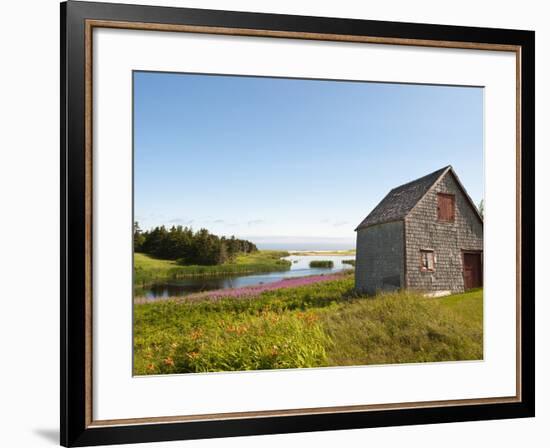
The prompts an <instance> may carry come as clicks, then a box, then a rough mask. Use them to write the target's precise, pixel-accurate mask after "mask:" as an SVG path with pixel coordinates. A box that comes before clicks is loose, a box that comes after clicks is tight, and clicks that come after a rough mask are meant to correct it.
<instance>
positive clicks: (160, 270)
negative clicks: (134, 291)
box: [134, 250, 291, 286]
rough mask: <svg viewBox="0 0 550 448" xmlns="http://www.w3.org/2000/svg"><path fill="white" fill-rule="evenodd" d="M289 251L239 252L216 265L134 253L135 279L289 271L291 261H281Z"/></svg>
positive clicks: (139, 282) (145, 281)
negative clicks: (232, 257) (193, 263)
mask: <svg viewBox="0 0 550 448" xmlns="http://www.w3.org/2000/svg"><path fill="white" fill-rule="evenodd" d="M287 255H288V252H284V251H275V250H262V251H258V252H254V253H251V254H240V255H237V257H236V258H235V260H234V261H232V262H229V263H224V264H221V265H214V266H181V265H179V264H178V263H177V262H176V261H172V260H159V259H156V258H152V257H150V256H149V255H145V254H140V253H136V254H134V282H135V284H136V285H138V286H139V285H146V284H149V283H153V282H156V281H162V280H168V279H178V278H184V277H195V276H201V275H227V274H249V273H254V272H272V271H286V270H288V269H290V266H291V263H290V261H287V260H281V257H285V256H287Z"/></svg>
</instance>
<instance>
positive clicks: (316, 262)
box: [309, 260, 334, 268]
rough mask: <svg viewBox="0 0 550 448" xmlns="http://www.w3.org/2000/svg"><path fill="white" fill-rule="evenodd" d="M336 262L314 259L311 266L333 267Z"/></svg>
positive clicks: (310, 263)
mask: <svg viewBox="0 0 550 448" xmlns="http://www.w3.org/2000/svg"><path fill="white" fill-rule="evenodd" d="M333 266H334V262H333V261H332V260H312V261H310V262H309V267H310V268H332V267H333Z"/></svg>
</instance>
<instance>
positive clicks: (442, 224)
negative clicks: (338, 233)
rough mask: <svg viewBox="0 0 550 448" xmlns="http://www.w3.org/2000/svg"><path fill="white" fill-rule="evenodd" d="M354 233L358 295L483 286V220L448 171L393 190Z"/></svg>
mask: <svg viewBox="0 0 550 448" xmlns="http://www.w3.org/2000/svg"><path fill="white" fill-rule="evenodd" d="M355 230H356V232H357V252H356V266H355V287H356V289H357V290H359V291H361V292H366V293H368V294H373V293H375V292H377V291H379V290H387V289H390V290H391V289H400V288H411V289H416V290H421V291H426V292H430V293H433V294H434V295H444V294H447V293H451V292H453V293H454V292H462V291H464V290H466V289H470V288H475V287H479V286H482V285H483V219H482V217H481V215H480V214H479V211H478V209H477V207H476V206H475V204H474V203H473V202H472V200H471V199H470V197H469V196H468V193H467V192H466V190H465V189H464V187H463V185H462V184H461V182H460V180H459V178H458V176H457V175H456V173H455V172H454V170H453V168H452V167H451V166H447V167H445V168H442V169H440V170H438V171H435V172H433V173H431V174H428V175H427V176H424V177H421V178H420V179H416V180H413V181H412V182H409V183H406V184H404V185H401V186H399V187H396V188H394V189H393V190H391V191H390V192H389V193H388V194H387V195H386V197H385V198H384V199H382V201H381V202H380V203H379V204H378V205H377V206H376V207H375V208H374V209H373V210H372V211H371V212H370V214H369V215H368V216H367V217H366V218H365V219H364V220H363V221H362V222H361V224H359V226H357V228H356V229H355Z"/></svg>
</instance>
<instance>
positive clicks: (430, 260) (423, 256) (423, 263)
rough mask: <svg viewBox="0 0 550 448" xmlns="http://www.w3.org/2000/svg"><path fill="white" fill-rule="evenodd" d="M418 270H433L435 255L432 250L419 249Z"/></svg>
mask: <svg viewBox="0 0 550 448" xmlns="http://www.w3.org/2000/svg"><path fill="white" fill-rule="evenodd" d="M420 270H421V271H435V256H434V251H433V250H421V251H420Z"/></svg>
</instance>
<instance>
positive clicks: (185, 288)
mask: <svg viewBox="0 0 550 448" xmlns="http://www.w3.org/2000/svg"><path fill="white" fill-rule="evenodd" d="M354 258H355V257H354V256H353V255H347V256H343V255H290V256H289V257H285V258H284V259H285V260H289V261H290V262H291V263H292V264H291V267H290V270H288V271H282V272H268V273H263V274H249V275H242V274H240V275H216V276H202V277H188V278H182V279H178V280H166V281H163V282H159V283H155V284H152V285H149V286H147V287H145V288H141V287H139V288H136V290H135V294H136V296H141V297H147V298H149V299H155V298H163V297H176V296H185V295H187V294H191V293H195V292H201V291H212V290H216V289H227V288H242V287H245V286H256V285H263V284H266V283H273V282H277V281H279V280H282V279H285V278H293V277H306V276H310V275H320V274H334V273H336V272H340V271H343V270H344V269H351V268H353V266H351V265H349V264H345V263H342V261H343V260H353V259H354ZM314 260H330V261H332V262H333V264H334V265H333V267H332V268H310V267H309V263H310V262H311V261H314Z"/></svg>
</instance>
